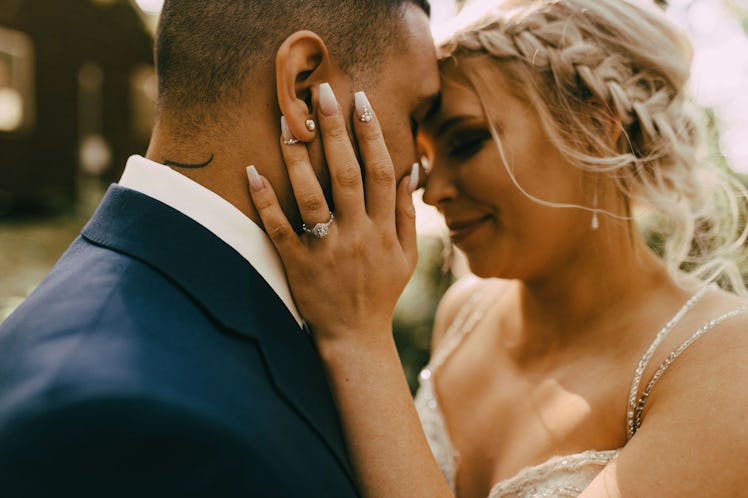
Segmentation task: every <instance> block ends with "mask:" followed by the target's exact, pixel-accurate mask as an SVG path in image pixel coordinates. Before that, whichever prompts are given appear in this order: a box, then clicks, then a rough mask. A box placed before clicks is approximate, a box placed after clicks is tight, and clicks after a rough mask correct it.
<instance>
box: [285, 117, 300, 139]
mask: <svg viewBox="0 0 748 498" xmlns="http://www.w3.org/2000/svg"><path fill="white" fill-rule="evenodd" d="M281 133H282V134H283V143H284V144H286V145H293V144H295V143H297V142H298V141H299V140H298V139H297V138H296V137H295V136H293V132H292V131H291V128H290V127H289V126H288V121H287V120H286V116H281Z"/></svg>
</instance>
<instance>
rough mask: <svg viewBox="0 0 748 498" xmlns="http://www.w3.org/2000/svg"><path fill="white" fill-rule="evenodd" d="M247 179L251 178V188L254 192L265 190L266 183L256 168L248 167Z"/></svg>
mask: <svg viewBox="0 0 748 498" xmlns="http://www.w3.org/2000/svg"><path fill="white" fill-rule="evenodd" d="M247 178H249V186H250V187H251V188H252V190H256V191H259V190H262V189H263V188H265V182H263V181H262V177H261V176H260V174H259V173H258V172H257V168H255V167H254V166H247Z"/></svg>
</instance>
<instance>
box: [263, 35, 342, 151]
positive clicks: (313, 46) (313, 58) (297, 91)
mask: <svg viewBox="0 0 748 498" xmlns="http://www.w3.org/2000/svg"><path fill="white" fill-rule="evenodd" d="M332 66H333V65H332V63H331V61H330V54H329V52H328V50H327V46H326V45H325V42H324V41H322V39H321V38H320V37H319V36H317V35H316V34H315V33H313V32H311V31H297V32H295V33H293V34H292V35H290V36H289V37H288V38H286V39H285V40H284V41H283V43H282V44H281V46H280V48H279V49H278V53H277V54H276V59H275V78H276V85H277V91H278V105H279V106H280V111H281V114H283V116H285V118H286V122H287V123H288V127H289V129H290V131H291V133H293V135H294V137H295V138H296V139H298V140H300V141H302V142H311V141H312V140H314V138H315V136H316V134H317V131H316V123H314V121H313V116H314V113H313V104H312V101H313V99H312V90H313V89H314V87H316V86H318V85H319V84H320V83H323V82H325V81H329V80H330V78H331V77H332V76H333V75H332V74H331V72H332V71H333V67H332ZM310 120H311V123H310Z"/></svg>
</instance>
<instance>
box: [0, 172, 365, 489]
mask: <svg viewBox="0 0 748 498" xmlns="http://www.w3.org/2000/svg"><path fill="white" fill-rule="evenodd" d="M0 496H2V497H3V498H6V497H7V498H35V497H60V498H62V497H128V498H130V497H169V496H196V497H197V496H200V497H216V498H230V497H243V498H247V497H263V498H265V497H267V498H272V497H279V498H280V497H345V498H347V497H355V496H358V495H357V491H356V488H355V485H354V479H353V476H352V472H351V468H350V464H349V462H348V460H347V457H346V452H345V448H344V443H343V438H342V432H341V429H340V424H339V419H338V415H337V413H336V411H335V408H334V404H333V401H332V398H331V395H330V392H329V386H328V384H327V382H326V380H325V376H324V372H323V368H322V366H321V363H320V360H319V357H318V355H317V353H316V351H315V349H314V346H313V343H312V342H311V340H310V339H309V337H308V336H307V335H306V334H305V333H304V332H303V331H302V330H300V329H299V327H298V324H297V323H296V321H295V320H294V318H293V316H292V315H291V314H290V313H289V311H288V309H287V308H286V306H285V305H284V304H283V302H282V301H281V300H280V299H279V298H278V296H277V295H276V294H275V293H274V292H273V290H272V289H271V288H270V287H269V286H268V284H267V283H266V282H265V280H264V279H263V278H262V277H261V276H260V275H259V274H258V273H257V272H256V271H255V270H254V268H252V266H251V265H250V264H248V263H247V261H246V260H245V259H243V258H242V257H241V256H240V255H239V254H238V253H237V252H236V251H234V250H233V249H232V248H231V247H229V246H228V245H227V244H225V243H224V242H223V241H221V240H220V239H218V238H217V237H216V236H215V235H213V234H212V233H211V232H209V231H208V230H206V229H205V228H203V227H202V226H200V225H199V224H197V223H195V222H194V221H193V220H191V219H190V218H188V217H186V216H184V215H183V214H181V213H179V212H178V211H176V210H174V209H172V208H170V207H168V206H166V205H164V204H162V203H160V202H159V201H156V200H154V199H152V198H150V197H148V196H146V195H143V194H140V193H138V192H135V191H132V190H129V189H126V188H123V187H119V186H116V185H115V186H112V187H111V188H110V190H109V192H108V193H107V195H106V197H105V198H104V200H103V201H102V203H101V205H100V206H99V208H98V210H97V212H96V213H95V214H94V216H93V217H92V219H91V220H90V222H89V223H88V224H87V225H86V227H85V228H84V229H83V231H82V233H81V236H80V237H79V238H78V239H76V241H75V242H74V243H73V244H72V246H71V247H70V248H69V249H68V251H67V252H66V253H65V254H64V255H63V256H62V258H61V259H60V261H59V262H58V263H57V265H56V266H55V268H54V269H53V270H52V272H51V273H50V274H49V275H48V276H47V278H46V279H45V280H44V281H43V282H42V284H41V285H40V286H39V287H38V288H37V289H36V290H35V291H34V293H33V294H32V295H31V296H30V297H29V298H28V299H27V300H26V301H25V302H24V303H23V304H22V305H21V306H20V307H19V308H18V309H17V310H16V311H15V312H14V313H13V314H12V315H11V316H10V317H9V318H8V319H7V320H6V321H5V322H4V323H3V324H2V325H0Z"/></svg>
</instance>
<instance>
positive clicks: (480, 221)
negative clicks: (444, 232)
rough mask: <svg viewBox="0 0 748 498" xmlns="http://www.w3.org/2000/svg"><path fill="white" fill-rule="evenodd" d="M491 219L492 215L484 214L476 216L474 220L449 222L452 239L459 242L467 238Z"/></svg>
mask: <svg viewBox="0 0 748 498" xmlns="http://www.w3.org/2000/svg"><path fill="white" fill-rule="evenodd" d="M490 219H491V216H484V217H482V218H475V219H472V220H464V221H450V222H448V223H447V226H448V227H449V236H450V238H451V239H452V242H454V243H455V244H457V243H459V242H461V241H463V240H465V238H467V237H468V236H470V235H471V234H472V233H473V232H475V231H476V230H478V229H479V228H481V227H482V226H483V225H484V224H485V223H486V222H487V221H489V220H490Z"/></svg>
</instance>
